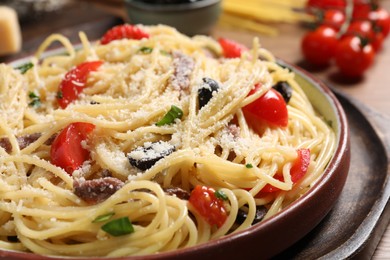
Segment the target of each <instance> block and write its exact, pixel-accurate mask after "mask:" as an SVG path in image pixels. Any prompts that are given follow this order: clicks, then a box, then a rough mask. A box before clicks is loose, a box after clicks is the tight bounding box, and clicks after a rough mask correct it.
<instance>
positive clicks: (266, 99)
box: [242, 84, 288, 134]
mask: <svg viewBox="0 0 390 260" xmlns="http://www.w3.org/2000/svg"><path fill="white" fill-rule="evenodd" d="M259 88H260V84H257V85H256V86H255V88H254V89H252V90H251V92H249V95H252V94H254V93H255V92H256V91H258V90H259ZM242 111H243V112H244V116H245V119H246V121H247V122H248V124H249V125H250V126H251V127H252V128H253V129H254V130H256V132H258V133H259V134H262V133H263V130H264V128H265V127H266V126H272V127H286V126H287V124H288V111H287V106H286V102H285V101H284V99H283V96H282V95H281V94H280V93H279V92H278V91H276V90H275V89H272V88H271V89H270V90H269V91H268V92H266V93H265V94H264V95H262V96H261V97H259V98H258V99H256V100H255V101H253V102H252V103H249V104H248V105H246V106H245V107H243V108H242Z"/></svg>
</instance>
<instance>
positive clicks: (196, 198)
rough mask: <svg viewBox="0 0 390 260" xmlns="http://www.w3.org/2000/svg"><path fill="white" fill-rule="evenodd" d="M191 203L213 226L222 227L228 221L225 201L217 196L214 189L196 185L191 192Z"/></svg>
mask: <svg viewBox="0 0 390 260" xmlns="http://www.w3.org/2000/svg"><path fill="white" fill-rule="evenodd" d="M189 203H191V204H192V206H194V208H195V209H196V211H197V212H198V213H199V214H200V215H201V216H202V217H203V218H204V219H205V220H206V222H207V223H209V224H210V225H211V226H212V225H217V227H221V226H222V225H223V223H225V221H226V219H227V213H226V209H225V206H224V204H223V201H222V199H219V198H217V197H216V196H215V190H214V189H213V188H210V187H207V186H201V185H196V186H195V188H194V189H193V190H192V192H191V195H190V198H189Z"/></svg>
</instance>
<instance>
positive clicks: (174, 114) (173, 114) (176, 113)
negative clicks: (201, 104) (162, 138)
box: [156, 105, 183, 126]
mask: <svg viewBox="0 0 390 260" xmlns="http://www.w3.org/2000/svg"><path fill="white" fill-rule="evenodd" d="M182 116H183V111H182V110H181V109H180V108H178V107H177V106H174V105H172V106H171V109H170V110H169V111H168V113H166V114H165V116H164V117H163V118H162V119H161V120H160V121H158V122H157V123H156V125H157V126H162V125H169V124H172V123H173V122H174V121H175V119H176V118H179V119H180V118H182Z"/></svg>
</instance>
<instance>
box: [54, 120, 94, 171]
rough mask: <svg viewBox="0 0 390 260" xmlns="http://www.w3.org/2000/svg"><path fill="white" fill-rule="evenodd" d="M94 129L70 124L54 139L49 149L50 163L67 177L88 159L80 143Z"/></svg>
mask: <svg viewBox="0 0 390 260" xmlns="http://www.w3.org/2000/svg"><path fill="white" fill-rule="evenodd" d="M94 129H95V125H93V124H90V123H82V122H77V123H72V124H70V125H68V126H67V127H65V128H64V129H63V130H62V131H61V133H60V134H59V135H57V137H56V138H55V139H54V141H53V143H52V145H51V149H50V162H51V163H52V164H54V165H56V166H58V167H61V168H62V169H64V170H65V171H66V172H67V173H68V174H69V175H72V173H73V171H74V170H76V169H78V168H79V167H80V166H81V165H82V164H83V163H84V162H85V161H86V160H88V159H89V158H90V153H89V151H88V150H86V149H84V147H83V145H82V142H83V141H86V140H87V138H88V135H89V134H90V133H91V132H92V131H93V130H94Z"/></svg>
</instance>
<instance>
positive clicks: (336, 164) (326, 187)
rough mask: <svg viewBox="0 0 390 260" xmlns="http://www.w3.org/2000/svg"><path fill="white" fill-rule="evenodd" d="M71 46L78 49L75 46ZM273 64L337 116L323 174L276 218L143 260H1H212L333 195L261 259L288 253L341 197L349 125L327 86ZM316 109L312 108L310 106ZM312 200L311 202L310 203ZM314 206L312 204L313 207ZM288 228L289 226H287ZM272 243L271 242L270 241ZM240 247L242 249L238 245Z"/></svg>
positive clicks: (7, 253) (48, 258)
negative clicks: (321, 99)
mask: <svg viewBox="0 0 390 260" xmlns="http://www.w3.org/2000/svg"><path fill="white" fill-rule="evenodd" d="M74 46H77V44H75V45H74ZM64 49H65V48H64V47H59V48H54V49H50V50H47V51H45V52H44V53H43V55H44V56H50V55H55V54H59V53H61V51H63V50H64ZM31 57H33V55H29V56H26V57H23V58H19V59H16V60H13V61H11V62H9V63H7V64H9V65H11V66H14V67H15V66H16V65H18V64H23V63H25V62H26V61H28V60H29V59H30V58H31ZM276 62H277V63H278V64H279V65H282V66H286V67H287V68H289V69H291V70H292V71H293V72H294V73H296V74H299V75H300V76H301V77H302V78H304V80H306V81H308V82H309V83H310V85H311V86H312V87H315V88H317V89H318V90H319V91H320V92H321V93H323V94H324V96H325V97H326V98H327V100H328V102H330V104H331V106H332V107H333V109H334V112H335V113H336V116H337V120H338V121H339V122H338V123H339V131H338V133H337V136H336V138H337V143H338V144H337V146H336V149H335V151H334V154H333V156H332V158H331V159H330V161H329V163H328V165H327V167H326V169H325V171H324V173H323V174H322V176H320V177H319V178H318V179H317V180H316V183H315V184H314V185H313V186H312V187H311V188H310V189H309V190H308V191H307V192H306V193H305V194H303V195H302V197H300V198H299V199H297V200H296V201H294V202H293V203H291V204H290V205H288V206H287V207H286V208H284V209H283V210H282V211H281V212H279V213H277V214H275V215H274V216H272V217H270V218H269V219H266V220H264V221H262V222H261V223H258V224H256V225H253V226H251V227H249V228H247V229H244V230H241V231H238V232H236V233H232V234H228V235H225V236H223V237H220V238H218V239H215V240H212V241H208V242H206V243H203V244H198V245H195V246H192V247H188V248H181V249H175V250H173V251H168V252H160V253H157V254H149V255H142V256H127V257H116V258H112V257H110V258H107V257H99V256H91V257H73V256H56V255H39V254H35V253H31V252H21V251H14V250H8V249H1V248H0V257H7V258H8V257H9V258H10V259H27V260H28V259H30V260H37V259H42V260H54V259H69V260H87V259H88V260H103V259H123V260H141V259H182V258H183V257H185V258H188V259H195V258H194V255H193V252H195V255H196V256H195V257H196V259H198V258H199V256H200V257H203V258H204V259H214V258H215V256H216V255H215V254H214V253H212V255H211V256H208V255H207V254H208V252H210V250H214V251H215V252H217V251H218V250H221V247H223V246H229V245H233V244H234V243H237V242H239V241H240V240H242V241H244V242H247V241H249V240H251V239H254V238H255V237H256V234H257V233H258V232H260V233H262V232H263V233H264V232H265V233H267V231H272V230H273V229H274V228H275V227H277V226H278V225H279V224H280V223H281V221H283V220H286V219H287V220H288V219H290V218H291V216H294V217H295V218H296V217H297V216H299V214H300V211H301V210H300V209H301V208H302V207H303V208H308V207H309V208H310V207H312V206H314V205H315V204H316V200H315V198H316V197H319V196H324V194H325V193H326V192H328V191H332V193H331V194H328V195H329V197H331V200H332V201H331V203H330V204H328V205H327V206H326V207H323V210H322V212H320V213H318V214H320V216H317V218H316V220H315V223H313V224H312V225H311V226H310V228H307V227H306V230H305V232H304V233H303V234H302V235H300V236H298V237H293V238H292V239H291V238H288V239H287V240H286V241H279V242H281V245H279V247H278V248H277V249H276V250H273V251H274V252H272V253H271V254H269V255H267V254H264V255H263V254H262V257H263V256H264V257H266V258H269V257H272V256H274V255H275V254H277V253H280V252H281V251H282V250H285V249H287V248H288V247H289V246H291V245H292V244H293V243H295V242H297V241H298V240H299V239H301V238H302V237H303V236H304V235H306V234H307V233H308V232H310V231H311V230H312V229H313V228H314V227H315V225H317V224H318V223H319V222H320V221H321V220H322V219H323V218H324V217H325V216H326V215H327V213H328V212H329V211H330V210H331V208H332V207H333V205H334V204H335V202H336V200H337V198H338V196H339V195H340V193H341V191H342V188H343V186H344V184H345V181H346V178H347V175H348V170H349V163H350V139H349V137H350V134H349V125H348V121H347V117H346V114H345V112H344V109H343V107H342V105H341V103H340V102H339V101H338V99H337V97H336V96H335V95H334V93H333V92H332V91H331V89H330V88H329V87H328V85H327V84H325V83H324V82H323V81H321V80H319V79H318V78H317V77H315V76H314V75H312V74H311V73H309V72H308V71H306V70H304V69H303V68H301V67H298V66H297V65H294V64H291V63H288V62H286V61H284V60H282V59H277V60H276ZM313 106H314V107H315V105H314V104H313ZM340 167H341V168H342V170H341V173H342V174H340V175H339V176H336V173H337V172H338V171H337V170H338V168H340ZM337 177H338V178H340V179H339V182H338V184H336V185H333V183H332V181H333V182H335V180H336V179H337ZM313 199H314V200H313ZM313 202H314V204H313ZM287 222H288V221H287ZM287 226H288V225H287ZM305 226H307V223H304V226H302V227H303V228H305ZM271 239H272V238H271ZM240 244H242V245H243V243H242V242H241V243H240ZM218 252H219V253H222V252H221V251H218Z"/></svg>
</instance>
